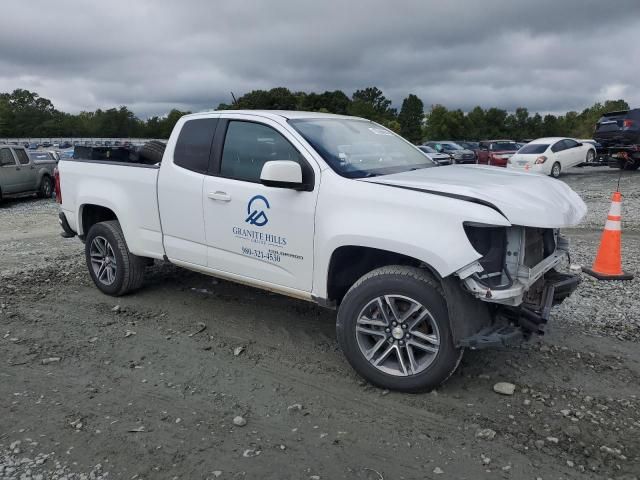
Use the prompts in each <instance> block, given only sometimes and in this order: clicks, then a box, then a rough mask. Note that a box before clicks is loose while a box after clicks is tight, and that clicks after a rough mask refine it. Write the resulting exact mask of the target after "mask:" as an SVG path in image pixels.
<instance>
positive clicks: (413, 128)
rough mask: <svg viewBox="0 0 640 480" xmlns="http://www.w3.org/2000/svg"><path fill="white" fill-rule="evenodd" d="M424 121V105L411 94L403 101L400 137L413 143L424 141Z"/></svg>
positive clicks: (399, 119) (399, 117) (399, 120)
mask: <svg viewBox="0 0 640 480" xmlns="http://www.w3.org/2000/svg"><path fill="white" fill-rule="evenodd" d="M423 119H424V104H423V103H422V100H420V99H419V98H418V97H417V96H416V95H414V94H409V96H408V97H407V98H405V99H404V100H403V101H402V108H401V109H400V114H399V115H398V123H399V124H400V135H402V136H403V137H404V138H406V139H407V140H409V141H410V142H413V143H419V142H420V140H422V120H423Z"/></svg>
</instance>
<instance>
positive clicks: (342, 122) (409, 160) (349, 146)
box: [289, 118, 435, 178]
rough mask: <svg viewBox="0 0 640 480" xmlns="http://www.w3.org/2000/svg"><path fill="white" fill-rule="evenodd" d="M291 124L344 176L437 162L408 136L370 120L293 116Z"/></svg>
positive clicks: (415, 167)
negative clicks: (408, 138) (423, 152)
mask: <svg viewBox="0 0 640 480" xmlns="http://www.w3.org/2000/svg"><path fill="white" fill-rule="evenodd" d="M289 124H290V125H291V126H292V127H293V128H295V129H296V131H297V132H298V133H300V135H302V136H303V137H304V139H305V140H306V141H307V142H309V144H311V146H312V147H313V148H314V149H315V150H316V151H317V152H318V154H319V155H320V156H321V157H322V158H323V159H324V160H325V161H326V162H327V163H328V164H329V166H330V167H331V168H332V169H333V170H334V171H335V172H337V173H338V174H340V175H342V176H344V177H348V178H364V177H375V176H378V175H388V174H391V173H399V172H405V171H407V170H415V169H419V168H426V167H433V166H435V163H434V162H433V161H431V160H430V159H429V158H428V157H427V156H426V155H424V154H422V153H421V152H420V151H419V150H418V149H417V148H416V147H414V146H412V145H411V144H410V143H408V142H407V141H406V140H404V139H402V138H401V137H399V136H398V135H396V134H395V133H393V132H392V131H390V130H387V129H386V128H384V127H381V126H380V125H378V124H376V123H373V122H370V121H367V120H356V119H342V118H330V119H328V118H313V119H291V120H289Z"/></svg>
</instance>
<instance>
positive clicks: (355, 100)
mask: <svg viewBox="0 0 640 480" xmlns="http://www.w3.org/2000/svg"><path fill="white" fill-rule="evenodd" d="M348 110H349V114H351V115H355V116H356V117H363V118H368V119H369V120H373V121H374V122H378V123H384V122H385V121H391V120H394V119H395V118H396V110H395V108H392V107H391V100H389V99H388V98H387V97H385V96H384V94H383V93H382V91H381V90H380V89H379V88H377V87H368V88H365V89H364V90H356V91H355V92H354V94H353V95H352V96H351V105H349V109H348Z"/></svg>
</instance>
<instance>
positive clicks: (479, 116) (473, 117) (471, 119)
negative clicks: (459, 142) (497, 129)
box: [467, 106, 487, 140]
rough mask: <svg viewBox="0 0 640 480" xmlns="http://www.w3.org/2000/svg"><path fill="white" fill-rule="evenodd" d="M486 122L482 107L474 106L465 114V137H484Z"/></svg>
mask: <svg viewBox="0 0 640 480" xmlns="http://www.w3.org/2000/svg"><path fill="white" fill-rule="evenodd" d="M486 123H487V122H486V118H485V114H484V110H483V109H482V107H479V106H477V107H474V108H473V110H471V111H470V112H469V113H468V114H467V138H468V139H470V140H483V139H484V138H485V137H486V133H485V132H486V130H487V125H486Z"/></svg>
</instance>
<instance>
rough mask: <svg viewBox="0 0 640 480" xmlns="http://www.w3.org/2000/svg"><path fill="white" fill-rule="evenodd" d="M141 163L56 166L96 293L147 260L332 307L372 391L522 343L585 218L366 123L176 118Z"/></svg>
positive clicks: (298, 117) (265, 115)
mask: <svg viewBox="0 0 640 480" xmlns="http://www.w3.org/2000/svg"><path fill="white" fill-rule="evenodd" d="M145 155H146V159H147V160H146V163H141V162H140V161H138V162H133V163H132V162H129V161H127V160H126V159H123V158H114V157H110V158H107V159H104V160H86V159H81V158H78V159H71V160H66V159H63V160H61V161H60V163H59V178H58V179H57V180H58V184H57V188H59V189H60V190H61V191H60V192H59V193H58V199H59V201H61V207H62V211H61V213H60V222H61V224H62V226H63V229H64V230H65V232H66V235H67V236H71V235H78V236H79V237H80V239H82V240H83V241H84V242H85V252H86V261H87V266H88V269H89V273H90V275H91V277H92V278H93V280H94V282H95V284H96V286H97V287H98V288H99V289H100V290H102V291H103V292H104V293H106V294H109V295H122V294H125V293H127V292H130V291H132V290H135V289H137V288H139V287H140V286H141V285H142V282H143V275H144V270H145V267H146V266H147V265H148V264H149V263H150V259H156V260H165V261H169V262H171V263H173V264H176V265H179V266H182V267H185V268H188V269H191V270H195V271H198V272H202V273H205V274H208V275H213V276H216V277H220V278H224V279H228V280H232V281H236V282H240V283H244V284H248V285H252V286H254V287H259V288H264V289H268V290H272V291H274V292H279V293H282V294H285V295H290V296H292V297H296V298H300V299H305V300H308V301H313V302H317V303H318V304H320V305H323V306H326V307H330V308H337V309H338V315H337V337H338V341H339V344H340V346H341V348H342V350H343V352H344V354H345V355H346V357H347V359H348V361H349V362H350V364H351V365H352V366H353V367H354V368H355V370H356V371H357V372H359V373H360V374H361V375H362V376H364V377H365V378H366V379H367V380H369V381H370V382H372V383H374V384H376V385H379V386H382V387H385V388H391V389H396V390H402V391H422V390H428V389H431V388H434V387H436V386H437V385H439V384H440V383H441V382H443V381H444V380H446V379H447V378H448V377H449V376H450V375H451V374H452V373H453V372H454V371H455V369H456V367H457V365H458V363H459V361H460V359H461V357H462V353H463V350H464V348H465V347H466V348H483V347H488V346H497V345H502V344H506V343H509V342H514V341H518V340H521V339H523V338H528V337H529V336H531V334H533V333H538V332H540V331H541V330H542V328H543V326H544V324H545V323H546V322H547V319H548V317H549V310H550V309H551V306H552V305H554V304H557V303H559V302H561V301H562V300H563V299H564V298H566V297H567V296H568V295H570V294H571V292H572V291H573V290H574V289H575V288H576V287H577V284H578V278H577V277H575V276H572V275H569V274H566V273H561V271H560V270H561V267H562V266H566V262H567V258H568V251H567V250H568V242H567V241H566V240H565V239H564V238H563V237H562V236H561V235H560V232H559V229H560V228H562V227H569V226H573V225H576V224H577V223H579V222H580V220H581V219H582V217H583V216H584V214H585V213H586V206H585V204H584V203H583V202H582V200H581V199H580V198H579V196H578V195H577V194H576V193H575V192H573V191H572V190H571V189H570V188H569V187H568V186H567V185H566V184H564V183H563V182H559V181H557V180H553V179H549V178H546V177H542V176H534V175H527V174H522V173H519V172H511V171H506V170H505V169H500V168H495V167H485V166H475V165H473V166H447V167H438V166H436V165H435V164H434V163H433V162H432V161H431V160H429V159H428V158H427V157H426V156H425V155H424V154H423V153H422V152H420V150H418V148H416V147H415V146H413V145H411V144H410V143H408V142H407V141H405V140H404V139H402V138H401V137H399V136H397V135H395V134H394V133H392V132H391V131H389V130H387V129H385V128H384V127H381V126H380V125H378V124H375V123H373V122H370V121H368V120H364V119H360V118H354V117H345V116H338V115H330V114H322V113H309V112H279V111H217V112H210V113H201V114H193V115H187V116H185V117H182V119H180V121H178V123H177V124H176V126H175V129H174V130H173V133H172V134H171V137H170V139H169V141H168V143H167V145H166V149H164V152H163V146H162V145H158V144H157V143H154V144H150V145H149V146H148V147H147V148H146V150H145V149H143V152H142V158H143V159H144V158H145ZM149 159H151V160H149ZM301 320H302V321H303V320H304V319H301Z"/></svg>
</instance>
